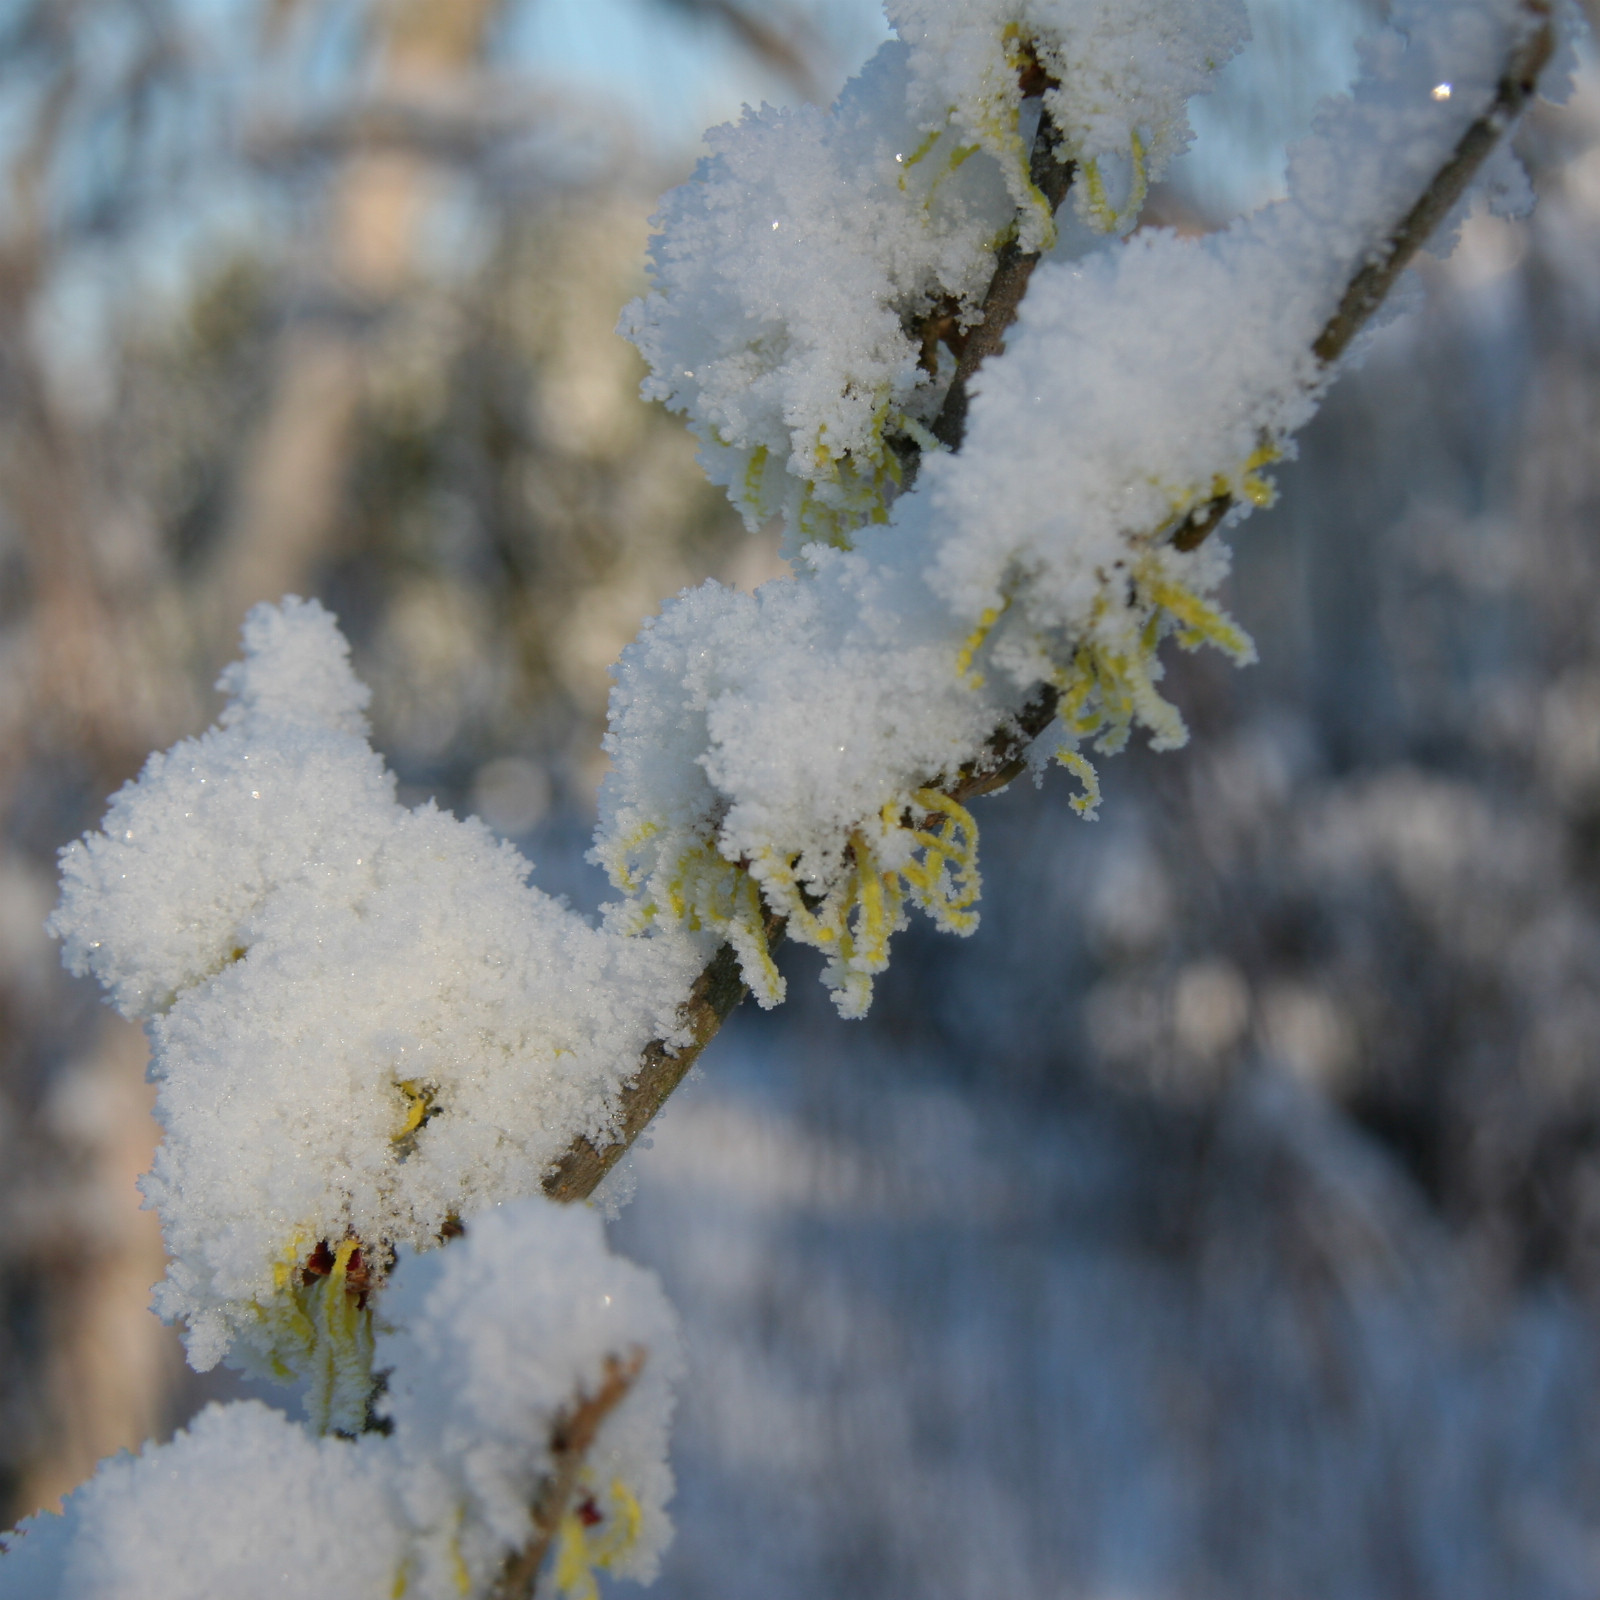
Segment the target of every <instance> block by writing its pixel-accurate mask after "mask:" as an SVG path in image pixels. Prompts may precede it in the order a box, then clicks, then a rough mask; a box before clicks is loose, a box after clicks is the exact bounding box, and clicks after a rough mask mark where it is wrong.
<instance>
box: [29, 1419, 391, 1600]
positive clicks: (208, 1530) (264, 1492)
mask: <svg viewBox="0 0 1600 1600" xmlns="http://www.w3.org/2000/svg"><path fill="white" fill-rule="evenodd" d="M390 1453H391V1452H390V1450H389V1441H387V1440H383V1439H379V1438H372V1439H364V1440H362V1441H360V1442H359V1443H352V1442H350V1441H347V1440H342V1439H314V1438H312V1437H311V1435H310V1434H308V1433H307V1432H306V1431H305V1429H303V1428H301V1427H300V1426H298V1425H297V1424H295V1423H293V1422H290V1421H289V1420H288V1418H286V1417H285V1416H284V1415H283V1414H282V1413H281V1412H278V1411H272V1410H269V1409H268V1408H267V1407H266V1406H264V1405H262V1404H260V1402H258V1401H254V1400H247V1401H243V1402H240V1403H238V1404H235V1405H230V1406H218V1405H212V1406H209V1407H207V1408H206V1410H204V1411H203V1412H201V1414H200V1415H199V1416H198V1417H196V1418H195V1420H194V1421H193V1422H192V1423H191V1424H190V1426H189V1428H188V1430H187V1431H186V1432H181V1433H179V1434H178V1435H177V1436H176V1437H175V1438H174V1439H173V1440H172V1442H171V1443H170V1444H164V1445H150V1446H147V1447H146V1448H145V1449H144V1451H143V1452H141V1453H140V1454H139V1455H137V1456H130V1455H126V1454H124V1455H119V1456H113V1457H112V1458H111V1459H110V1460H108V1461H104V1462H102V1463H101V1464H100V1469H99V1471H98V1472H96V1474H95V1475H94V1477H93V1478H91V1479H90V1480H89V1482H88V1483H86V1484H84V1485H83V1487H82V1488H80V1489H77V1490H75V1491H74V1492H73V1493H72V1494H71V1495H69V1496H68V1497H67V1501H66V1506H65V1510H64V1514H63V1515H61V1516H55V1515H53V1514H49V1513H46V1514H44V1515H41V1516H37V1517H33V1518H30V1519H29V1520H28V1521H27V1522H25V1523H23V1525H22V1527H21V1529H20V1530H18V1533H17V1534H15V1535H12V1536H10V1537H11V1539H13V1540H14V1541H15V1543H14V1547H13V1548H11V1549H9V1550H7V1552H6V1554H5V1555H3V1556H0V1593H4V1594H5V1595H6V1596H7V1600H219V1597H220V1596H224V1595H225V1596H227V1600H269V1597H270V1600H283V1597H284V1596H287V1595H295V1596H300V1597H303V1600H391V1596H393V1595H394V1593H395V1592H396V1590H395V1578H396V1574H397V1573H399V1572H400V1571H401V1569H402V1566H403V1563H404V1560H405V1552H406V1543H407V1530H406V1529H405V1527H404V1524H403V1520H402V1517H401V1514H400V1506H399V1502H398V1499H397V1497H396V1495H395V1492H394V1488H393V1485H392V1484H391V1482H390V1481H389V1479H390V1476H391V1473H390V1466H391V1463H390V1461H389V1459H388V1457H389V1455H390Z"/></svg>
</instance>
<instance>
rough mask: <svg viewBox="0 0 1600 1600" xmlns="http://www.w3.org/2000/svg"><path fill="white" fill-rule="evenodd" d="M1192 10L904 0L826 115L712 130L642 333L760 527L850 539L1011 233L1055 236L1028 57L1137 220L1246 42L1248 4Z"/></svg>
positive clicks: (1095, 2)
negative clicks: (1035, 154) (1039, 165)
mask: <svg viewBox="0 0 1600 1600" xmlns="http://www.w3.org/2000/svg"><path fill="white" fill-rule="evenodd" d="M1174 9H1175V8H1173V7H1172V6H1171V5H1169V4H1166V3H1164V0H1142V3H1138V4H1129V3H1127V0H1116V3H1112V0H998V3H996V0H988V3H985V4H980V5H970V4H957V3H954V0H899V3H896V4H891V5H890V6H889V8H888V10H889V17H890V21H891V22H892V23H893V24H894V25H895V27H896V29H897V31H898V33H899V35H900V38H899V39H898V40H891V41H889V42H888V43H886V44H885V45H884V46H883V47H882V49H881V50H879V52H878V54H877V55H876V56H875V57H874V58H873V60H872V61H871V62H869V63H868V65H867V67H866V69H865V70H864V71H863V72H862V73H861V74H860V76H859V77H857V78H855V79H854V80H852V81H851V83H850V84H849V85H847V86H846V88H845V90H844V92H843V94H842V95H841V96H840V98H839V101H838V103H837V104H836V105H835V106H834V107H833V108H832V109H831V110H830V111H827V112H822V111H818V110H816V109H814V108H811V107H806V108H803V109H801V110H799V111H794V112H782V111H774V110H772V109H771V108H763V109H762V110H761V111H759V112H754V111H752V112H747V113H746V115H745V118H744V121H743V122H742V123H740V124H738V125H737V126H728V127H723V128H717V129H714V130H712V132H711V133H709V134H708V135H707V136H706V137H707V143H708V144H709V146H710V149H711V154H710V155H709V156H708V157H707V158H706V159H705V160H704V161H703V162H702V163H701V164H700V167H699V169H698V171H697V172H696V174H695V176H694V178H693V179H692V180H691V181H690V182H688V183H686V184H684V185H683V186H682V187H681V188H679V189H676V190H674V191H673V192H672V193H671V194H670V195H668V196H667V198H666V200H665V201H664V202H663V204H662V208H661V214H660V216H659V217H658V218H657V222H658V223H659V225H660V228H661V233H660V235H659V236H658V238H657V240H656V242H655V245H654V248H653V251H652V275H653V277H654V280H655V289H654V291H653V292H652V293H651V294H650V295H648V296H647V297H646V298H645V299H644V300H642V301H639V302H636V303H635V304H634V305H633V306H631V307H630V308H629V309H628V311H627V312H626V313H625V314H624V317H623V331H624V332H625V333H627V334H628V336H629V337H630V338H632V339H633V340H634V342H635V343H636V344H637V345H638V346H639V348H640V350H641V351H642V352H643V353H644V355H645V358H646V359H647V360H648V361H649V363H650V366H651V372H652V376H651V378H650V379H649V381H648V382H647V384H646V386H645V393H646V394H647V395H649V396H651V397H652V398H655V399H659V400H664V401H665V402H666V403H667V404H668V405H669V406H671V407H673V408H674V409H676V410H681V411H684V412H687V413H688V415H689V418H690V424H691V426H692V427H693V428H694V430H695V432H696V434H697V435H698V437H699V438H700V440H701V443H702V447H703V448H702V459H703V460H704V462H705V466H706V469H707V471H708V473H709V474H710V475H711V477H712V479H713V481H715V482H717V483H721V484H725V485H726V486H727V488H728V491H729V493H730V495H731V496H732V498H733V501H734V503H735V504H736V505H737V506H738V507H739V508H740V510H741V511H742V512H743V513H744V515H745V517H746V519H747V520H748V521H750V522H751V524H752V525H755V524H758V523H760V522H763V521H765V520H766V519H768V518H770V517H773V516H781V517H782V518H783V519H784V522H785V525H786V528H787V530H788V537H789V541H790V553H791V554H795V553H798V551H799V550H800V549H801V548H802V547H803V546H805V545H806V544H809V543H812V542H814V541H819V540H820V541H822V542H825V543H831V544H848V543H849V542H850V541H851V539H852V537H853V535H854V532H855V530H856V529H857V528H859V527H860V526H861V525H863V524H868V523H873V522H881V521H882V520H884V518H885V517H886V516H887V506H888V503H889V501H890V500H891V499H892V498H893V496H894V493H895V491H896V490H897V489H898V488H899V486H900V484H901V481H902V477H903V467H904V462H905V460H906V459H908V458H909V456H911V455H912V454H914V453H915V452H916V451H917V450H918V449H920V448H922V447H924V446H926V445H929V444H931V443H932V440H931V436H930V435H929V433H928V431H927V427H928V424H929V423H930V422H931V421H932V420H933V418H934V417H935V416H936V414H937V412H938V410H939V407H940V405H941V403H942V402H943V399H944V395H945V392H946V390H947V389H948V387H949V383H950V379H951V377H952V375H953V373H954V370H955V357H954V355H953V354H952V353H951V349H950V348H949V343H948V342H947V343H946V344H941V343H940V342H939V338H938V336H937V334H938V331H939V330H941V329H942V330H943V331H944V334H945V336H946V338H947V341H949V340H959V337H960V333H961V331H962V330H965V329H967V328H970V327H971V325H972V324H973V323H974V322H976V321H978V320H979V319H980V317H981V315H982V306H983V298H984V294H985V291H986V289H987V287H988V283H989V279H990V277H991V275H992V273H993V270H994V262H995V257H996V253H997V251H998V250H999V249H1000V247H1001V246H1002V245H1003V244H1005V243H1006V242H1007V241H1008V240H1011V239H1015V240H1017V241H1018V243H1019V244H1020V246H1021V247H1022V248H1024V249H1027V250H1037V249H1039V248H1040V247H1041V246H1042V245H1044V244H1046V243H1048V242H1050V241H1051V240H1053V238H1054V236H1055V224H1054V220H1053V218H1052V216H1051V211H1050V207H1049V204H1048V203H1047V202H1046V201H1045V199H1044V197H1043V196H1042V195H1041V194H1040V193H1039V192H1038V190H1037V189H1035V188H1034V186H1033V184H1032V182H1031V181H1030V179H1029V177H1028V149H1029V143H1030V142H1031V137H1032V130H1031V128H1029V129H1028V137H1027V138H1026V139H1025V138H1024V132H1023V130H1024V127H1025V126H1026V122H1025V119H1024V114H1023V86H1022V74H1023V73H1024V71H1025V69H1026V68H1027V66H1028V64H1029V63H1033V64H1034V67H1035V69H1036V71H1037V72H1038V73H1039V74H1041V76H1040V78H1039V83H1040V89H1041V90H1042V89H1043V85H1044V84H1045V83H1047V82H1052V83H1054V84H1055V85H1056V86H1055V87H1051V88H1049V89H1048V90H1044V104H1045V105H1046V106H1048V107H1049V108H1050V111H1051V113H1052V115H1053V116H1055V117H1056V119H1057V126H1058V127H1059V128H1060V130H1061V133H1062V137H1063V140H1064V145H1065V148H1064V151H1063V154H1064V155H1066V156H1070V157H1071V158H1072V159H1074V160H1076V161H1078V162H1079V163H1080V165H1081V166H1082V169H1083V173H1084V181H1083V183H1082V184H1080V185H1079V187H1078V190H1077V193H1078V195H1079V196H1080V205H1081V207H1082V208H1083V209H1084V212H1085V215H1086V216H1087V217H1088V218H1089V219H1090V220H1091V221H1092V222H1093V223H1094V224H1095V225H1096V226H1097V227H1100V228H1102V229H1111V228H1115V227H1117V226H1120V225H1121V224H1122V223H1124V222H1125V221H1126V222H1131V220H1132V217H1133V216H1134V215H1136V214H1137V212H1138V209H1139V205H1140V204H1141V203H1142V197H1143V188H1144V184H1145V182H1146V181H1147V179H1148V178H1149V177H1150V176H1153V175H1154V174H1155V173H1157V172H1158V171H1159V169H1160V168H1161V167H1162V166H1163V165H1164V164H1165V162H1166V161H1167V160H1168V159H1169V158H1170V157H1171V156H1172V155H1173V154H1175V153H1176V152H1177V151H1178V150H1179V149H1181V148H1182V146H1183V144H1184V143H1185V142H1186V140H1187V138H1188V123H1187V120H1186V117H1185V112H1184V106H1185V103H1186V101H1187V100H1188V98H1189V97H1190V96H1191V95H1192V94H1195V93H1196V92H1198V91H1199V90H1200V89H1202V88H1204V87H1205V84H1206V80H1207V77H1208V75H1209V73H1210V71H1211V70H1212V69H1213V68H1214V67H1216V66H1218V65H1220V64H1221V63H1222V62H1223V61H1224V60H1226V59H1227V57H1228V56H1229V55H1231V54H1232V53H1233V52H1234V51H1235V50H1236V49H1237V48H1238V46H1239V44H1240V43H1241V42H1242V40H1243V38H1244V33H1245V22H1244V8H1243V5H1242V3H1241V0H1190V3H1189V4H1187V5H1186V6H1185V7H1184V8H1183V13H1182V18H1181V21H1180V20H1178V19H1177V18H1176V17H1175V16H1174ZM1038 92H1039V91H1032V94H1033V98H1034V100H1035V101H1036V100H1037V95H1038ZM1035 120H1037V119H1036V117H1035ZM1119 161H1120V163H1121V165H1122V167H1123V168H1124V169H1126V171H1125V173H1124V176H1123V178H1122V179H1120V180H1108V178H1107V176H1106V172H1107V171H1108V170H1109V168H1110V167H1112V166H1115V165H1116V164H1117V163H1118V162H1119ZM1108 182H1109V183H1110V187H1109V188H1108ZM1113 189H1116V190H1118V192H1120V193H1121V195H1122V200H1121V202H1120V203H1117V202H1113V201H1112V200H1110V199H1108V198H1107V197H1108V195H1109V194H1110V193H1111V192H1112V190H1113Z"/></svg>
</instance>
